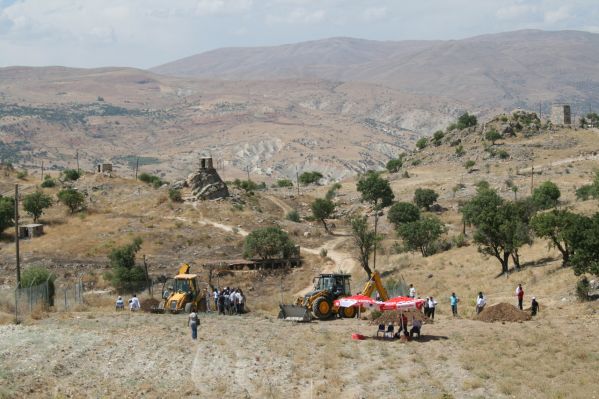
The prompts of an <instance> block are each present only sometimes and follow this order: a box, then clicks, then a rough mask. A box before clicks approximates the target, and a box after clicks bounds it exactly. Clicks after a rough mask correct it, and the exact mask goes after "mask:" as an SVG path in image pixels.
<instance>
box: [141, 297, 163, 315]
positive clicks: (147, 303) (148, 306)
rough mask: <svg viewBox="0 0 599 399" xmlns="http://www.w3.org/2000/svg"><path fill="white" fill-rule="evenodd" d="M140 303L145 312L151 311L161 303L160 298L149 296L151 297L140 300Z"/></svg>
mask: <svg viewBox="0 0 599 399" xmlns="http://www.w3.org/2000/svg"><path fill="white" fill-rule="evenodd" d="M140 302H141V303H140V305H141V310H143V311H144V312H151V311H152V308H153V307H155V306H158V304H159V303H160V301H159V300H158V299H154V298H149V299H144V300H143V301H140Z"/></svg>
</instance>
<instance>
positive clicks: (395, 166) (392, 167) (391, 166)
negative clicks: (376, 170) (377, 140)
mask: <svg viewBox="0 0 599 399" xmlns="http://www.w3.org/2000/svg"><path fill="white" fill-rule="evenodd" d="M402 166H403V160H401V159H399V158H397V159H390V160H389V161H388V162H387V165H385V168H387V170H388V171H389V173H397V172H398V171H399V170H400V169H401V167H402Z"/></svg>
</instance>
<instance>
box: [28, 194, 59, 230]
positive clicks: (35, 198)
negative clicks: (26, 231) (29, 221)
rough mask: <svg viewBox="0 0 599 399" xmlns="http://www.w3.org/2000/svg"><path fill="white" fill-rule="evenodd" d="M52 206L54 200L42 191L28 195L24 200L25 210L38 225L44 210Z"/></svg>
mask: <svg viewBox="0 0 599 399" xmlns="http://www.w3.org/2000/svg"><path fill="white" fill-rule="evenodd" d="M51 206H52V198H51V197H50V196H49V195H46V194H44V193H43V192H41V191H36V192H34V193H31V194H28V195H26V196H25V197H24V198H23V209H25V212H27V213H28V214H29V215H30V216H31V217H32V218H33V222H34V223H37V221H38V220H39V218H40V216H42V215H43V213H44V209H47V208H49V207H51Z"/></svg>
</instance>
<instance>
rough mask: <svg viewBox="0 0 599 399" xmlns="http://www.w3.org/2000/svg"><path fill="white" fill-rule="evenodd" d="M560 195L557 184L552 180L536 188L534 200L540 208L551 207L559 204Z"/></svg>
mask: <svg viewBox="0 0 599 399" xmlns="http://www.w3.org/2000/svg"><path fill="white" fill-rule="evenodd" d="M560 195H561V193H560V191H559V188H558V187H557V185H556V184H555V183H553V182H551V181H546V182H543V183H541V185H540V186H539V187H537V188H535V189H534V191H533V193H532V200H533V202H534V203H535V205H536V206H537V207H538V208H539V209H549V208H554V207H555V206H557V204H558V201H559V197H560Z"/></svg>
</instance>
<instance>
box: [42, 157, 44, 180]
mask: <svg viewBox="0 0 599 399" xmlns="http://www.w3.org/2000/svg"><path fill="white" fill-rule="evenodd" d="M42 181H44V161H42Z"/></svg>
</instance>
